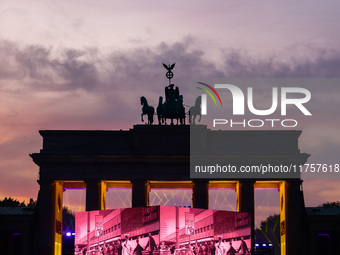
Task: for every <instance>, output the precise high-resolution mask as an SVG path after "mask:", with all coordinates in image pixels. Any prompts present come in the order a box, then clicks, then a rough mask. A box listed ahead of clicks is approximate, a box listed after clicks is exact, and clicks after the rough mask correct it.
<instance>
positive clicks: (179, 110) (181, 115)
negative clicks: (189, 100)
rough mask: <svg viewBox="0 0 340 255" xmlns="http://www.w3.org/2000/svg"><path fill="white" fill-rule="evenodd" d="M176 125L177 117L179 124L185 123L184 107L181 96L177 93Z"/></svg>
mask: <svg viewBox="0 0 340 255" xmlns="http://www.w3.org/2000/svg"><path fill="white" fill-rule="evenodd" d="M176 115H177V125H178V119H179V121H180V123H181V125H185V107H184V106H183V96H182V95H179V97H178V101H177V107H176Z"/></svg>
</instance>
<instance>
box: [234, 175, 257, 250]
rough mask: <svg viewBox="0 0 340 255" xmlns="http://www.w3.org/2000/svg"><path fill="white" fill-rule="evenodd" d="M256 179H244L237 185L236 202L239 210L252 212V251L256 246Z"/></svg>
mask: <svg viewBox="0 0 340 255" xmlns="http://www.w3.org/2000/svg"><path fill="white" fill-rule="evenodd" d="M254 183H255V181H254V180H251V179H242V180H240V181H238V183H237V185H236V196H237V197H236V203H237V211H238V212H248V213H250V219H251V220H250V230H251V247H250V248H251V253H252V254H253V253H254V246H255V215H254V214H255V206H254Z"/></svg>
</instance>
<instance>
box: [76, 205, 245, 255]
mask: <svg viewBox="0 0 340 255" xmlns="http://www.w3.org/2000/svg"><path fill="white" fill-rule="evenodd" d="M250 221H251V217H250V214H249V213H244V212H240V213H238V212H229V211H221V210H209V209H197V208H183V207H170V206H150V207H137V208H125V209H113V210H104V211H89V212H80V213H76V234H75V235H76V236H75V250H76V253H75V254H97V253H98V252H99V251H100V252H101V253H100V254H108V255H111V254H117V255H133V254H136V255H153V254H155V255H158V254H160V255H171V254H175V255H190V254H211V255H214V254H216V255H221V254H227V253H228V252H229V254H230V252H244V253H241V254H246V253H248V251H249V250H250V245H251V244H250V243H251V241H250V235H251V231H250V226H251V222H250ZM189 243H190V245H189ZM90 251H92V252H90ZM231 254H234V253H231Z"/></svg>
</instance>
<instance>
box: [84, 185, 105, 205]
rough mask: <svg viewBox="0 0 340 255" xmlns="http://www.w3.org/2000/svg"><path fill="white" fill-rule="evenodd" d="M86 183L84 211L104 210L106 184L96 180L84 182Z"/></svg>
mask: <svg viewBox="0 0 340 255" xmlns="http://www.w3.org/2000/svg"><path fill="white" fill-rule="evenodd" d="M85 183H86V211H92V210H105V208H106V183H105V182H103V181H98V180H91V181H85Z"/></svg>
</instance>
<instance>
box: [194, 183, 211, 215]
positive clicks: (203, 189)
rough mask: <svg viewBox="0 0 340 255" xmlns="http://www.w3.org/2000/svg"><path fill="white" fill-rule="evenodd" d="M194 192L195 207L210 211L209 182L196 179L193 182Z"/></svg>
mask: <svg viewBox="0 0 340 255" xmlns="http://www.w3.org/2000/svg"><path fill="white" fill-rule="evenodd" d="M193 183H194V190H193V194H192V200H193V207H194V208H202V209H208V207H209V185H208V184H209V181H208V180H206V179H196V180H194V181H193Z"/></svg>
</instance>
